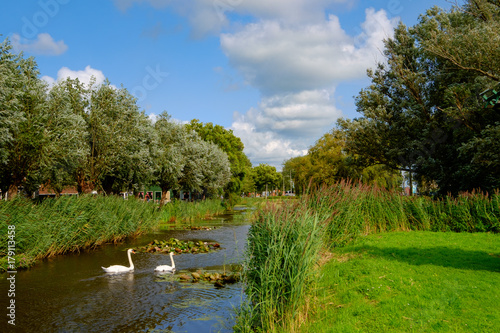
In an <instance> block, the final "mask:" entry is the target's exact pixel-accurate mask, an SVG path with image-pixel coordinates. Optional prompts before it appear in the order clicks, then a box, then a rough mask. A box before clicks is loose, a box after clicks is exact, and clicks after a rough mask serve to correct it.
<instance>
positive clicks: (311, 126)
mask: <svg viewBox="0 0 500 333" xmlns="http://www.w3.org/2000/svg"><path fill="white" fill-rule="evenodd" d="M332 95H333V91H327V90H308V91H301V92H298V93H289V94H282V95H274V96H272V97H265V98H263V100H262V101H261V103H260V104H259V107H258V108H252V109H250V110H249V111H247V112H246V113H244V114H241V113H238V112H236V113H235V114H234V115H233V123H232V125H231V129H232V130H233V132H234V133H235V135H237V136H238V137H240V138H241V140H242V142H243V143H244V145H245V153H246V154H247V155H248V157H249V158H250V160H251V161H252V162H253V163H254V164H255V163H257V164H258V163H268V164H271V165H274V166H276V167H278V168H279V166H280V164H281V163H282V162H283V161H284V160H286V159H289V158H291V157H295V156H299V155H304V154H306V153H307V149H308V147H309V145H310V144H311V143H312V142H314V140H316V139H317V138H319V137H320V136H321V135H322V134H323V133H324V132H326V131H327V130H328V129H330V128H331V127H332V126H333V124H334V123H335V121H336V120H337V119H338V118H339V117H340V116H341V115H342V113H341V111H340V110H338V109H337V108H336V107H335V105H334V101H333V97H332Z"/></svg>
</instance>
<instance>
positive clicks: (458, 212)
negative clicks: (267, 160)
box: [236, 182, 500, 332]
mask: <svg viewBox="0 0 500 333" xmlns="http://www.w3.org/2000/svg"><path fill="white" fill-rule="evenodd" d="M499 203H500V199H499V196H498V195H496V194H495V195H493V196H488V195H485V194H481V193H470V194H463V195H461V196H460V197H458V198H445V199H442V200H431V199H430V198H424V197H404V196H401V195H400V194H398V193H392V192H387V191H383V190H380V189H376V188H372V187H366V186H364V185H353V184H350V183H345V182H344V183H339V184H336V185H335V186H331V187H328V188H322V189H320V190H318V191H314V192H311V193H310V194H308V195H305V196H303V197H302V199H301V200H300V201H299V202H297V201H286V202H283V201H281V202H279V204H273V203H271V202H270V203H268V205H267V206H266V207H264V208H263V209H262V210H261V212H260V216H259V217H258V219H257V222H255V223H254V225H252V228H251V230H250V237H249V246H248V249H247V253H246V256H247V265H246V270H245V272H244V277H245V279H246V285H247V286H248V288H247V304H246V306H245V307H244V308H243V310H242V311H241V313H240V315H239V322H238V325H237V327H236V330H237V331H242V332H247V331H265V332H268V331H271V332H280V331H283V332H291V331H295V330H297V329H298V328H299V327H300V325H301V323H302V319H301V318H303V317H305V315H306V312H307V309H308V307H309V302H308V300H310V299H311V297H313V296H314V294H313V293H311V291H312V290H314V289H315V283H316V282H317V281H318V279H315V278H314V276H315V274H319V269H318V266H315V265H314V264H315V263H317V262H318V254H319V251H320V249H321V248H323V250H332V249H338V248H342V247H344V246H346V245H349V244H351V243H352V242H353V241H355V240H356V239H359V238H360V237H364V236H366V235H370V234H377V233H381V232H389V231H435V232H445V231H448V232H450V231H454V232H468V233H470V232H478V231H481V232H491V233H498V232H499V231H500V222H499V221H500V209H499V208H500V207H499ZM446 234H452V233H446ZM299 235H301V236H299ZM305 244H307V246H306V247H305ZM308 246H311V248H309V247H308ZM277 267H280V268H279V269H278V268H277ZM303 267H306V269H302V268H303ZM280 286H283V288H289V289H280V288H281V287H280ZM295 286H297V288H298V289H297V290H298V291H297V290H295V289H294V288H295ZM299 291H300V292H299ZM301 314H302V315H301Z"/></svg>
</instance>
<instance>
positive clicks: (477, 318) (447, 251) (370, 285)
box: [299, 231, 500, 333]
mask: <svg viewBox="0 0 500 333" xmlns="http://www.w3.org/2000/svg"><path fill="white" fill-rule="evenodd" d="M327 258H328V259H329V261H328V262H327V263H326V264H324V265H323V266H322V267H321V270H320V276H321V277H320V279H319V280H318V284H317V289H316V292H315V293H314V301H313V302H311V307H310V308H309V312H308V317H307V320H306V321H305V322H304V323H303V324H302V326H301V327H300V330H299V331H300V332H317V333H322V332H354V331H361V332H478V333H479V332H494V331H496V330H497V329H498V327H500V312H499V311H498V304H499V301H500V274H499V273H500V235H498V234H491V233H473V234H471V233H449V232H448V233H443V232H428V231H416V232H414V231H412V232H394V233H381V234H373V235H369V236H366V237H361V238H360V239H359V240H358V241H357V242H355V243H354V244H352V245H349V246H346V247H345V248H339V249H335V250H334V251H332V252H331V253H329V255H328V256H327Z"/></svg>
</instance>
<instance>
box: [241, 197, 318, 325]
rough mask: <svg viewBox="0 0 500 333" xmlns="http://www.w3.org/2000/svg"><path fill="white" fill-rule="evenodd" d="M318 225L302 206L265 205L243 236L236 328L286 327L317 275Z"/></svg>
mask: <svg viewBox="0 0 500 333" xmlns="http://www.w3.org/2000/svg"><path fill="white" fill-rule="evenodd" d="M323 231H324V225H322V224H321V223H320V221H319V219H318V216H316V215H315V214H313V213H312V212H310V211H308V210H307V208H306V207H304V206H303V205H302V204H291V203H286V204H281V205H269V206H268V207H267V208H266V209H264V210H263V211H262V213H261V214H260V216H259V217H258V219H257V220H256V221H255V222H254V223H253V225H252V227H251V229H250V231H249V236H248V248H247V258H248V259H247V261H246V263H245V265H244V267H245V269H244V271H245V276H246V279H245V286H246V289H245V293H246V296H247V300H248V302H247V303H246V304H245V305H244V306H243V307H242V310H241V313H240V316H239V324H238V325H237V327H236V328H235V329H236V331H251V330H253V329H257V330H259V331H263V332H268V331H274V330H275V329H276V328H277V327H281V328H286V330H289V329H292V327H294V326H295V325H296V320H300V319H298V318H297V317H295V316H293V314H294V313H296V312H297V311H298V310H299V309H301V308H302V307H304V306H307V301H306V300H305V299H304V298H303V297H302V296H303V295H304V294H305V293H306V291H307V289H309V288H311V287H312V285H313V284H314V282H315V280H316V277H317V270H316V269H315V267H314V266H315V265H316V263H317V260H318V257H319V253H320V250H321V246H322V244H323V242H322V237H323Z"/></svg>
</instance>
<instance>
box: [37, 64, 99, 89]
mask: <svg viewBox="0 0 500 333" xmlns="http://www.w3.org/2000/svg"><path fill="white" fill-rule="evenodd" d="M68 77H69V78H71V79H78V80H79V81H80V82H82V83H83V84H85V85H86V86H88V85H90V82H91V80H92V78H93V79H94V80H95V84H97V85H99V84H101V83H103V82H104V80H105V79H106V77H105V76H104V73H103V72H102V71H100V70H98V69H95V68H92V67H90V65H88V66H87V67H85V69H84V70H76V71H75V70H71V69H69V68H68V67H62V68H61V69H60V70H59V71H58V72H57V78H55V79H54V78H52V77H50V76H43V77H42V80H44V81H45V82H47V84H48V85H49V86H52V85H53V84H54V83H55V82H56V81H62V80H66V78H68Z"/></svg>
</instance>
